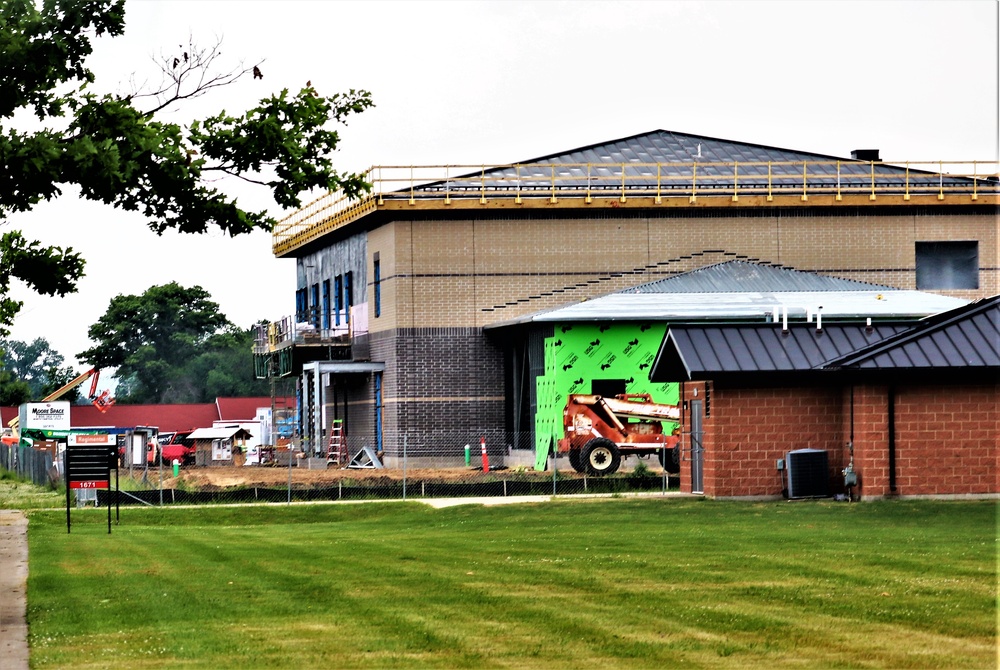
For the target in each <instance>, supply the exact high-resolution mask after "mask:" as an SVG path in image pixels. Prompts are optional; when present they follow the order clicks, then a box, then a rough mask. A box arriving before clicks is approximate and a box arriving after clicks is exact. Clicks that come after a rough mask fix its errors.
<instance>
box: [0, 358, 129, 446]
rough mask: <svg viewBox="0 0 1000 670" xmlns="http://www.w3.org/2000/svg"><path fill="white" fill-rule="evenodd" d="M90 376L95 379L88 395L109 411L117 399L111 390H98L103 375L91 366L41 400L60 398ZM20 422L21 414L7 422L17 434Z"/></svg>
mask: <svg viewBox="0 0 1000 670" xmlns="http://www.w3.org/2000/svg"><path fill="white" fill-rule="evenodd" d="M88 377H93V379H91V381H90V393H89V394H88V396H87V397H88V398H90V402H91V403H92V404H93V405H94V407H96V408H97V409H98V410H100V411H101V413H104V412H107V411H108V408H109V407H111V406H112V405H114V404H115V399H114V398H112V397H111V392H110V391H108V390H106V389H105V390H104V391H102V392H100V393H98V392H97V380H98V379H100V377H101V371H100V370H98V369H97V368H90V369H89V370H87V371H86V372H84V373H83V374H82V375H80V376H78V377H75V378H74V379H72V380H71V381H70V382H69V383H68V384H66V385H65V386H62V387H60V388H58V389H56V390H55V391H53V392H52V393H50V394H48V395H47V396H45V397H44V398H42V399H41V402H53V401H55V400H58V399H59V398H61V397H63V396H64V395H66V394H67V393H69V392H70V391H72V390H73V389H75V388H76V387H77V386H79V385H80V384H82V383H83V382H85V381H87V378H88ZM19 424H20V417H19V416H15V417H14V418H13V419H11V420H10V421H8V422H7V426H8V427H9V428H10V429H11V432H12V433H13V434H14V435H15V436H16V435H17V432H18V428H19Z"/></svg>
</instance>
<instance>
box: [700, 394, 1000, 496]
mask: <svg viewBox="0 0 1000 670" xmlns="http://www.w3.org/2000/svg"><path fill="white" fill-rule="evenodd" d="M695 390H697V396H696V395H695V394H694V392H695ZM706 390H707V391H708V398H709V406H710V414H709V416H707V417H705V420H704V430H705V435H704V439H703V447H704V449H705V452H704V486H703V489H702V490H703V492H704V493H705V494H706V495H710V496H716V497H741V496H777V495H781V494H782V489H783V488H784V486H785V483H784V478H783V477H782V476H781V473H779V472H778V471H777V470H776V468H775V461H776V460H777V459H779V458H784V457H785V454H786V453H787V452H788V451H790V450H793V449H801V448H806V447H808V448H814V449H825V450H827V451H828V453H829V459H830V484H831V493H840V492H843V491H844V488H843V478H842V475H841V471H842V470H843V468H844V467H845V466H846V465H847V463H848V459H849V451H848V448H847V444H848V442H850V441H852V439H853V445H854V469H855V471H856V472H857V473H858V486H857V487H856V488H855V490H854V494H855V496H860V497H861V498H868V499H872V498H880V497H884V496H890V495H904V496H905V495H914V496H923V495H976V494H997V493H1000V447H998V445H997V441H998V436H1000V408H998V397H1000V394H998V391H1000V386H998V385H997V384H992V385H989V384H986V385H969V386H946V385H942V386H933V387H932V386H903V387H897V388H896V389H895V391H894V393H895V400H894V408H895V418H894V421H895V482H894V483H895V487H894V488H893V486H892V480H891V477H890V462H889V446H890V445H889V438H890V435H889V432H890V431H889V416H890V412H889V398H890V395H889V388H888V387H887V386H875V385H860V386H855V387H853V388H851V387H846V388H840V387H829V388H794V389H740V390H737V389H717V388H714V387H713V386H712V385H711V384H710V383H709V384H708V385H706V384H705V383H704V382H697V383H692V382H688V383H686V384H684V385H682V399H683V400H685V401H690V400H693V399H700V400H703V401H704V400H705V397H706ZM682 432H683V433H684V440H685V442H684V449H685V451H684V458H683V459H682V463H681V490H683V491H688V492H690V491H691V490H692V486H691V461H690V458H691V452H690V437H689V432H690V415H689V413H686V414H685V416H684V424H683V426H682Z"/></svg>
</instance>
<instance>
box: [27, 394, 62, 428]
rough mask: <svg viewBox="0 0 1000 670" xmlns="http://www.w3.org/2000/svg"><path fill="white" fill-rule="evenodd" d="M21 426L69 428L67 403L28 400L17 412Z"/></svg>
mask: <svg viewBox="0 0 1000 670" xmlns="http://www.w3.org/2000/svg"><path fill="white" fill-rule="evenodd" d="M18 414H19V416H18V420H19V421H20V424H21V428H22V429H25V428H34V429H37V430H69V429H70V419H69V403H68V402H65V401H59V402H29V403H26V404H24V405H21V408H20V411H19V412H18Z"/></svg>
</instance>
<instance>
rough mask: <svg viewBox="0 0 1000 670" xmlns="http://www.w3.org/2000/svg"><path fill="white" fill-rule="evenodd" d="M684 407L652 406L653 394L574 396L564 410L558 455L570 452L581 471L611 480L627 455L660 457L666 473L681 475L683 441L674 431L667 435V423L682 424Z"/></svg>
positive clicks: (574, 463)
mask: <svg viewBox="0 0 1000 670" xmlns="http://www.w3.org/2000/svg"><path fill="white" fill-rule="evenodd" d="M680 417H681V411H680V408H679V407H677V406H676V405H663V404H659V403H654V402H653V397H652V396H651V395H649V394H646V393H642V394H629V393H626V394H624V395H618V396H615V397H614V398H606V397H604V396H600V395H583V394H573V395H570V396H569V398H567V400H566V409H565V410H563V427H564V429H565V437H564V438H563V439H561V440H559V441H558V446H557V450H558V452H559V453H561V454H563V453H567V452H568V453H569V462H570V465H572V466H573V469H574V470H576V471H577V472H584V473H586V474H589V475H596V476H601V475H610V474H613V473H615V472H617V471H618V467H619V466H620V465H621V460H622V456H623V455H629V454H634V455H637V456H650V455H656V456H658V457H659V460H660V464H661V465H663V467H664V469H666V470H667V472H671V471H673V472H675V473H676V472H677V471H679V468H678V467H677V464H678V459H677V450H678V444H679V443H680V436H679V435H678V434H677V433H678V429H677V428H675V429H674V430H673V431H672V433H671V434H668V433H666V432H664V430H663V422H664V421H671V422H679V421H680Z"/></svg>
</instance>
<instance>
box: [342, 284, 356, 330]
mask: <svg viewBox="0 0 1000 670" xmlns="http://www.w3.org/2000/svg"><path fill="white" fill-rule="evenodd" d="M353 306H354V273H353V272H348V273H346V274H344V322H345V323H350V322H351V307H353Z"/></svg>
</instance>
